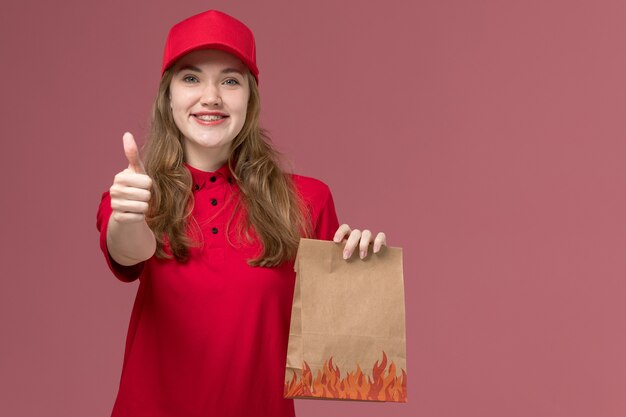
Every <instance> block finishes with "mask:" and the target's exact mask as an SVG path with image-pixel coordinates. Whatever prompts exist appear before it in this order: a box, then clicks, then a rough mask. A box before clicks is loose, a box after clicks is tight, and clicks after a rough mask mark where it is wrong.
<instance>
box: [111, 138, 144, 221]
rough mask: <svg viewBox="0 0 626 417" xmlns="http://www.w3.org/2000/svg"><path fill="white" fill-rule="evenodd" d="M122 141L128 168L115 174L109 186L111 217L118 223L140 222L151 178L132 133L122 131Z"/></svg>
mask: <svg viewBox="0 0 626 417" xmlns="http://www.w3.org/2000/svg"><path fill="white" fill-rule="evenodd" d="M123 141H124V154H125V155H126V159H128V168H126V169H125V170H123V171H122V172H119V173H117V174H116V175H115V179H114V180H113V185H112V186H111V188H109V194H110V196H111V208H112V209H113V212H112V213H111V217H112V218H113V219H114V220H115V221H117V222H118V223H137V222H142V221H145V214H146V213H147V211H148V201H150V195H151V194H150V189H151V187H152V179H151V178H150V177H149V176H148V175H146V170H145V168H144V166H143V163H142V162H141V159H140V158H139V150H138V148H137V144H136V143H135V139H134V138H133V135H132V134H130V133H129V132H126V133H124V136H123Z"/></svg>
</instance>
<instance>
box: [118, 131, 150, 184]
mask: <svg viewBox="0 0 626 417" xmlns="http://www.w3.org/2000/svg"><path fill="white" fill-rule="evenodd" d="M122 140H123V141H124V154H125V155H126V159H128V164H129V168H130V169H132V170H133V171H134V172H136V173H137V174H145V173H146V170H145V169H144V167H143V162H141V159H140V158H139V150H138V148H137V144H136V143H135V138H134V137H133V135H132V134H131V133H130V132H126V133H124V136H123V137H122Z"/></svg>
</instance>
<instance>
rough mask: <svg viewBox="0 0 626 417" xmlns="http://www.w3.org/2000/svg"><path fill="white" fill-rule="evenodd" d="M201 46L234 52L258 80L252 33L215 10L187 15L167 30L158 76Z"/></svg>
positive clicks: (235, 20) (236, 21)
mask: <svg viewBox="0 0 626 417" xmlns="http://www.w3.org/2000/svg"><path fill="white" fill-rule="evenodd" d="M204 48H211V49H219V50H222V51H225V52H228V53H231V54H233V55H235V56H236V57H237V58H239V59H240V60H241V61H242V62H243V63H244V64H246V66H247V67H248V68H249V69H250V72H251V73H252V75H254V78H255V79H256V82H257V84H258V83H259V69H258V68H257V66H256V46H255V43H254V34H253V33H252V31H251V30H250V29H249V28H248V27H247V26H246V25H244V24H243V23H241V22H240V21H239V20H237V19H235V18H234V17H232V16H229V15H227V14H226V13H222V12H218V11H217V10H208V11H206V12H203V13H200V14H197V15H195V16H191V17H189V18H187V19H185V20H183V21H182V22H179V23H177V24H175V25H174V26H173V27H172V28H171V29H170V33H169V34H168V35H167V41H166V42H165V52H164V53H163V67H162V68H161V76H162V75H163V73H164V72H165V70H166V69H167V68H169V67H170V66H171V65H173V64H174V62H175V61H176V60H177V59H178V58H180V57H182V56H183V55H185V54H187V53H189V52H191V51H195V50H196V49H204Z"/></svg>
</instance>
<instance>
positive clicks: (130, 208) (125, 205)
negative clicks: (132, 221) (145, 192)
mask: <svg viewBox="0 0 626 417" xmlns="http://www.w3.org/2000/svg"><path fill="white" fill-rule="evenodd" d="M148 207H149V205H148V203H146V202H145V201H132V200H117V199H114V200H111V209H112V210H113V211H117V212H120V213H139V214H146V213H147V212H148Z"/></svg>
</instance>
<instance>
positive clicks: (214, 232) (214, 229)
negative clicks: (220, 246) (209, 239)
mask: <svg viewBox="0 0 626 417" xmlns="http://www.w3.org/2000/svg"><path fill="white" fill-rule="evenodd" d="M211 232H213V234H214V235H215V234H217V227H214V228H213V229H211Z"/></svg>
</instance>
